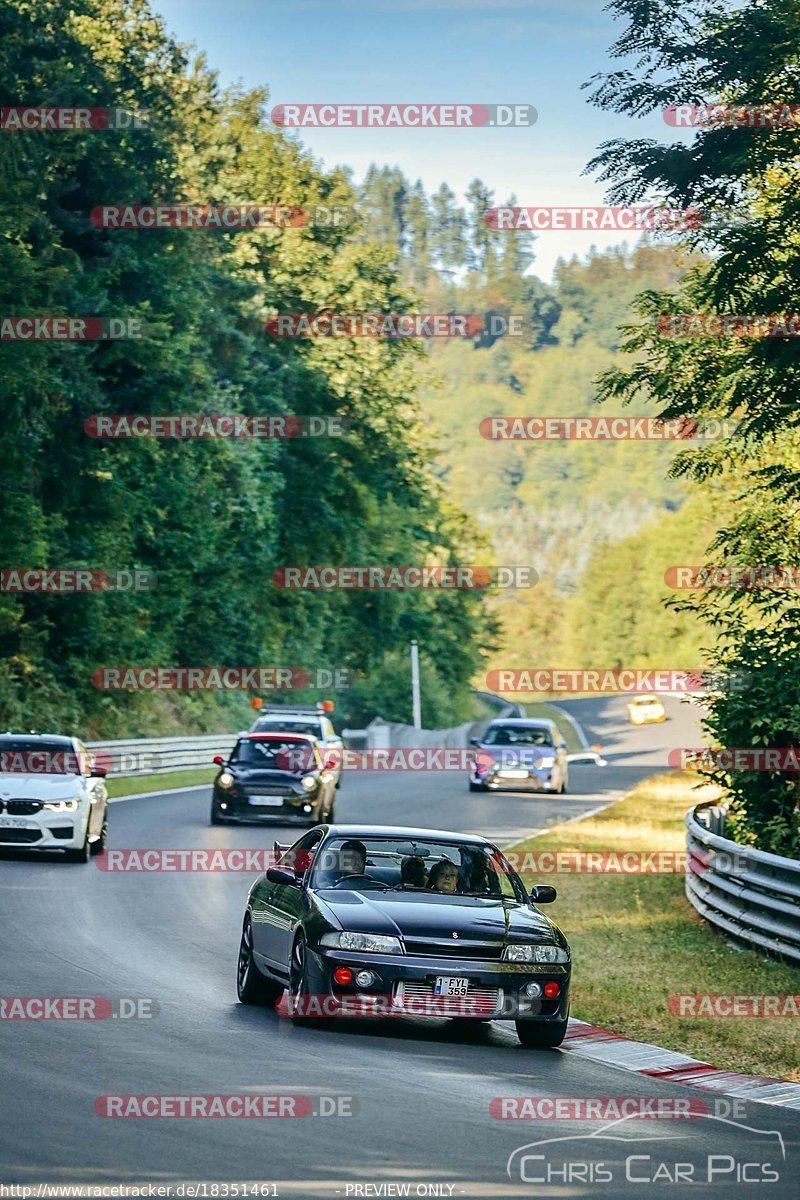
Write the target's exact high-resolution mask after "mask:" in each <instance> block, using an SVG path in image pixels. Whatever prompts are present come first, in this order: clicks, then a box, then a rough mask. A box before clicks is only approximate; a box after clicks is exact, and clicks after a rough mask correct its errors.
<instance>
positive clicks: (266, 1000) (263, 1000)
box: [236, 916, 283, 1005]
mask: <svg viewBox="0 0 800 1200" xmlns="http://www.w3.org/2000/svg"><path fill="white" fill-rule="evenodd" d="M236 992H237V995H238V997H239V1001H240V1003H242V1004H262V1005H263V1004H274V1003H275V1001H276V1000H278V999H279V998H280V997H281V996H282V995H283V988H282V987H281V986H280V985H279V984H277V983H273V982H272V980H271V979H265V977H264V976H263V975H262V974H261V972H260V971H259V969H258V967H257V966H256V964H255V961H254V959H253V928H252V925H251V923H250V918H249V916H248V917H245V922H244V925H243V926H242V940H241V942H240V943H239V962H238V965H237V970H236Z"/></svg>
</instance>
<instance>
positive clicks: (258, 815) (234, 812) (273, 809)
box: [214, 788, 319, 825]
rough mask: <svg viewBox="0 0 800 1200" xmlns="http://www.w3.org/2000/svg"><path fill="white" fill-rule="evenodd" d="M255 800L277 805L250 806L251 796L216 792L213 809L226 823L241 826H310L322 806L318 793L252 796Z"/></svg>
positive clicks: (245, 793) (225, 791)
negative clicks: (319, 805)
mask: <svg viewBox="0 0 800 1200" xmlns="http://www.w3.org/2000/svg"><path fill="white" fill-rule="evenodd" d="M252 798H253V799H255V800H265V799H269V800H270V801H278V803H270V804H251V803H250V799H251V794H249V793H247V792H237V794H236V795H233V796H232V795H231V793H230V791H227V790H222V789H220V788H214V807H215V809H216V810H217V811H218V813H219V815H220V817H222V818H223V820H225V821H238V822H240V823H242V824H248V825H249V824H251V823H252V822H259V823H260V822H267V821H270V820H272V821H279V822H280V823H281V825H289V824H292V823H293V822H299V823H301V824H305V825H307V824H308V822H309V821H311V820H312V819H313V818H314V813H315V812H316V810H317V806H318V804H319V794H318V793H317V792H311V793H309V792H303V793H296V792H292V793H287V794H286V795H284V796H269V797H266V796H263V795H253V796H252Z"/></svg>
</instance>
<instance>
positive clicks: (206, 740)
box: [86, 733, 236, 776]
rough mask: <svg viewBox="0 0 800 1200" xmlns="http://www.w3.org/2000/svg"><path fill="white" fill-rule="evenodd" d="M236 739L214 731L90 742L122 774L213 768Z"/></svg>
mask: <svg viewBox="0 0 800 1200" xmlns="http://www.w3.org/2000/svg"><path fill="white" fill-rule="evenodd" d="M235 741H236V734H235V733H227V734H225V733H210V734H203V735H202V736H201V737H170V738H126V739H124V740H123V741H117V742H87V743H86V744H87V746H88V748H89V749H90V750H91V751H92V753H94V754H102V755H103V758H104V760H105V762H106V763H108V771H109V774H113V775H117V776H120V775H152V774H154V773H155V772H156V771H180V770H184V769H185V768H187V767H210V766H211V765H212V763H211V760H212V758H213V757H214V755H215V754H226V755H227V754H229V753H230V752H231V750H232V749H233V746H234V743H235ZM109 760H110V761H109Z"/></svg>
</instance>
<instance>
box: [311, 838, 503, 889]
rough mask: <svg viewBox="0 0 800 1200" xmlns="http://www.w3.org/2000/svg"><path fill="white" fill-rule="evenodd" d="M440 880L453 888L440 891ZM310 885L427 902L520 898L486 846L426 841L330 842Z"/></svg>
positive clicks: (499, 859)
mask: <svg viewBox="0 0 800 1200" xmlns="http://www.w3.org/2000/svg"><path fill="white" fill-rule="evenodd" d="M362 848H363V849H362ZM364 852H365V854H364ZM364 859H365V861H364V863H363V868H362V860H364ZM443 875H445V876H449V877H450V879H452V878H453V877H455V886H454V887H453V888H451V889H445V888H443V887H441V886H440V884H441V879H442V876H443ZM310 883H311V886H312V887H314V888H317V889H325V888H336V887H337V886H338V885H339V884H340V883H341V884H342V885H343V886H344V887H346V888H348V889H351V890H354V891H368V890H372V889H375V888H383V889H386V890H389V889H392V890H402V891H414V892H425V893H426V894H428V895H430V896H431V897H434V896H437V895H441V894H442V892H444V891H445V890H448V892H449V894H450V895H456V896H486V897H495V898H500V897H507V898H508V899H514V900H517V901H518V902H520V903H522V902H524V898H525V892H524V888H523V887H522V884H521V882H520V880H519V878H518V877H517V876H516V875H515V874H514V872H513V871H512V870H511V867H510V866H509V864H508V863H507V862H506V860H505V859H504V858H503V856H502V855H501V854H500V853H499V852H498V851H496V850H495V849H494V847H492V846H490V845H488V843H487V844H483V845H481V844H477V845H476V844H475V843H451V842H437V841H436V840H434V839H431V838H426V837H420V838H412V839H409V838H399V837H397V838H370V837H364V838H347V837H343V836H342V837H334V838H331V839H329V840H328V841H326V842H325V844H324V847H323V848H322V851H321V853H320V854H319V855H318V856H317V859H316V862H315V868H314V872H313V874H312V876H311V879H310Z"/></svg>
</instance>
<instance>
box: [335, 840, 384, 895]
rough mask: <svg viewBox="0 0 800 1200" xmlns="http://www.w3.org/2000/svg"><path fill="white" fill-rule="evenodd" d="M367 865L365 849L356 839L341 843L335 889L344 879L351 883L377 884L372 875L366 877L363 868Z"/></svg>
mask: <svg viewBox="0 0 800 1200" xmlns="http://www.w3.org/2000/svg"><path fill="white" fill-rule="evenodd" d="M366 865H367V847H366V846H365V845H364V843H363V842H360V841H358V839H357V838H350V840H349V841H347V842H342V844H341V846H340V847H339V878H338V879H337V880H336V882H335V883H334V885H333V886H334V887H337V886H338V885H339V884H340V883H342V882H343V881H344V880H345V879H347V880H352V881H353V882H360V881H363V880H368V881H369V882H370V883H378V882H379V881H378V880H377V879H375V878H374V876H372V875H367V874H366V871H365V869H364V868H365V867H366Z"/></svg>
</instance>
